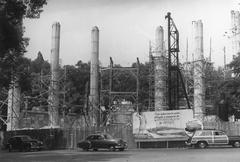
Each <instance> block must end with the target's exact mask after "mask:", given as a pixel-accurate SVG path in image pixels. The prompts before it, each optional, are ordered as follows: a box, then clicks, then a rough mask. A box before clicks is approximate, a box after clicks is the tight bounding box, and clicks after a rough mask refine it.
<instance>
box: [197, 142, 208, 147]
mask: <svg viewBox="0 0 240 162" xmlns="http://www.w3.org/2000/svg"><path fill="white" fill-rule="evenodd" d="M197 146H198V148H201V149H204V148H206V147H207V143H206V142H203V141H201V142H198V144H197Z"/></svg>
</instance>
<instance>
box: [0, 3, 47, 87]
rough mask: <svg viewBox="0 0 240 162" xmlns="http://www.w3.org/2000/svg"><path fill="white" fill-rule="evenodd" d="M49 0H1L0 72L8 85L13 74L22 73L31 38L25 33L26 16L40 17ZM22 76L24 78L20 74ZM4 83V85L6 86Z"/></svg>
mask: <svg viewBox="0 0 240 162" xmlns="http://www.w3.org/2000/svg"><path fill="white" fill-rule="evenodd" d="M46 3H47V0H25V1H24V0H1V1H0V74H1V75H3V78H0V79H3V80H0V81H1V82H4V83H5V84H6V85H8V84H9V81H10V80H11V75H12V74H14V75H16V76H17V77H19V76H18V75H21V74H20V73H21V70H23V69H21V68H19V66H21V64H22V62H21V61H26V59H24V58H22V57H23V54H24V53H25V52H26V46H27V45H28V41H29V38H25V37H24V36H23V35H24V26H23V19H24V18H39V16H40V13H41V12H42V8H43V6H44V5H45V4H46ZM20 78H22V77H21V76H20ZM6 85H2V86H6Z"/></svg>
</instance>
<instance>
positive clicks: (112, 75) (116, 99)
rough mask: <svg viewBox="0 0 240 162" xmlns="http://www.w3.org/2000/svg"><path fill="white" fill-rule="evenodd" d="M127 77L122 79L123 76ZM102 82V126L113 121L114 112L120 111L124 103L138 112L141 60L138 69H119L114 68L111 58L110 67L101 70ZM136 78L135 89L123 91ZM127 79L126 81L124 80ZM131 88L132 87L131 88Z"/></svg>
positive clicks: (137, 64) (137, 65)
mask: <svg viewBox="0 0 240 162" xmlns="http://www.w3.org/2000/svg"><path fill="white" fill-rule="evenodd" d="M122 75H123V76H125V77H121V76H122ZM100 76H101V77H100V80H101V88H100V89H101V90H100V107H101V110H104V111H101V112H102V113H103V112H105V113H107V114H105V117H104V114H101V125H106V124H107V123H109V121H110V120H111V119H110V118H111V114H112V113H113V112H116V111H119V108H120V105H122V104H123V102H127V103H128V104H129V105H131V106H129V105H128V106H127V107H131V108H130V109H132V108H133V109H134V110H135V111H138V109H139V105H138V95H139V60H138V58H137V63H136V67H118V66H114V64H113V60H112V58H111V57H110V66H109V67H102V68H101V69H100ZM133 78H134V82H135V87H134V88H129V89H127V90H126V89H125V90H124V91H123V88H122V87H123V86H124V87H127V85H128V81H130V82H131V80H130V79H133ZM122 79H126V80H122ZM129 87H130V86H129ZM114 122H115V123H116V121H110V124H114Z"/></svg>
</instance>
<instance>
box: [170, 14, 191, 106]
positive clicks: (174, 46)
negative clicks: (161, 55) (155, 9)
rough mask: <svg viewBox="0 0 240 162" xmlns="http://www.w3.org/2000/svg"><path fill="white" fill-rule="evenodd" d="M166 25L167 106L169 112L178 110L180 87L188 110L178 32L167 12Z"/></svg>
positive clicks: (188, 104)
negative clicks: (180, 61) (179, 53)
mask: <svg viewBox="0 0 240 162" xmlns="http://www.w3.org/2000/svg"><path fill="white" fill-rule="evenodd" d="M165 18H166V19H167V24H168V106H169V109H170V110H176V109H179V97H180V96H179V90H180V89H179V88H180V86H179V85H180V84H181V85H182V89H183V93H184V96H185V98H186V102H187V106H188V108H189V109H190V108H191V106H190V103H189V99H188V95H187V92H186V88H185V84H184V80H183V76H182V74H181V71H180V68H179V67H180V64H179V57H178V52H179V32H178V30H177V27H176V25H175V23H174V21H173V19H172V18H171V13H170V12H168V13H167V15H166V17H165Z"/></svg>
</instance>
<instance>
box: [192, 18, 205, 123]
mask: <svg viewBox="0 0 240 162" xmlns="http://www.w3.org/2000/svg"><path fill="white" fill-rule="evenodd" d="M193 31H194V41H193V43H194V76H193V80H194V117H195V118H197V119H199V120H200V121H202V120H203V117H204V114H205V87H204V69H203V68H204V67H203V59H204V56H203V23H202V21H201V20H198V21H194V22H193Z"/></svg>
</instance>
